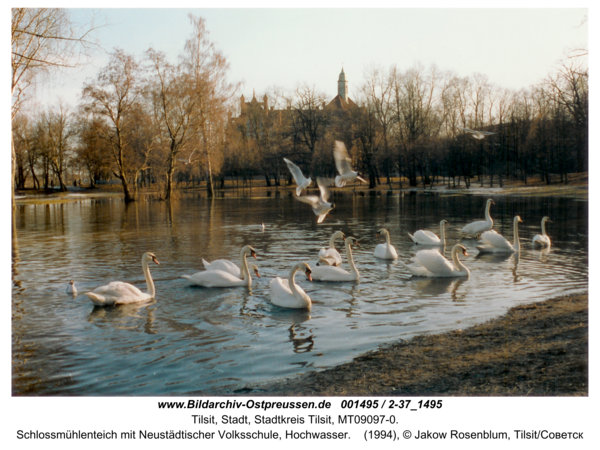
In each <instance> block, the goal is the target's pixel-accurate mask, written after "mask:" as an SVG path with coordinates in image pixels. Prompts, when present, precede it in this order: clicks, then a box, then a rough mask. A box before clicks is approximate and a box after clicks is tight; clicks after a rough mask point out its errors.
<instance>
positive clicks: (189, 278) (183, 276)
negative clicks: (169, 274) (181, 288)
mask: <svg viewBox="0 0 600 450" xmlns="http://www.w3.org/2000/svg"><path fill="white" fill-rule="evenodd" d="M181 278H185V279H186V280H191V279H192V276H191V275H181Z"/></svg>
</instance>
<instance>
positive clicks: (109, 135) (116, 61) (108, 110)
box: [82, 49, 152, 202]
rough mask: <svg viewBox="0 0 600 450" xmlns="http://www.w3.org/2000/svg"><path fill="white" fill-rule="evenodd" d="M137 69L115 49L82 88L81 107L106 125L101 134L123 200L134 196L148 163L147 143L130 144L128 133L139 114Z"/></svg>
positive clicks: (120, 51)
mask: <svg viewBox="0 0 600 450" xmlns="http://www.w3.org/2000/svg"><path fill="white" fill-rule="evenodd" d="M140 84H141V73H140V67H139V64H138V62H137V61H136V60H135V58H134V57H133V56H132V55H129V54H127V53H125V52H124V51H123V50H120V49H116V50H115V51H114V52H113V53H112V54H111V56H110V61H109V63H108V65H107V66H106V67H104V68H103V69H102V70H101V71H100V73H99V74H98V76H97V77H96V79H95V80H94V81H92V82H91V83H86V84H85V85H84V88H83V96H82V99H83V102H84V103H83V108H84V110H85V111H86V112H87V113H91V114H94V115H96V116H97V117H102V118H103V119H104V120H105V121H106V123H107V124H108V127H107V128H106V129H100V130H101V131H106V133H105V134H104V135H103V138H104V139H105V140H106V142H107V143H109V144H110V149H111V157H112V161H113V169H112V171H113V174H114V175H115V176H116V177H117V178H118V179H119V180H121V183H122V186H123V193H124V194H125V201H126V202H131V201H134V200H135V199H136V197H137V179H138V176H139V174H140V172H141V171H142V170H145V169H146V168H147V167H148V165H147V164H148V158H149V155H150V152H151V150H152V146H151V145H144V146H143V147H142V148H139V147H138V148H135V147H134V146H132V141H131V139H130V138H131V133H132V130H133V128H134V127H135V126H136V120H138V119H139V116H140V114H142V98H141V95H140V87H141V86H140Z"/></svg>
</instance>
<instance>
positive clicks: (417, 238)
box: [408, 220, 448, 246]
mask: <svg viewBox="0 0 600 450" xmlns="http://www.w3.org/2000/svg"><path fill="white" fill-rule="evenodd" d="M445 225H448V221H447V220H442V221H440V236H441V238H439V237H437V236H436V234H435V233H432V232H431V231H427V230H418V231H415V234H414V236H413V235H412V234H410V233H408V235H409V236H410V238H411V239H412V240H413V242H414V243H415V244H417V245H419V244H420V245H444V246H446V233H445Z"/></svg>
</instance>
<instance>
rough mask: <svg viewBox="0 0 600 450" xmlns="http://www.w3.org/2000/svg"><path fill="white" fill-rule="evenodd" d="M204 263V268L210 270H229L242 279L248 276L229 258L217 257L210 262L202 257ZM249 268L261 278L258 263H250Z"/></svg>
mask: <svg viewBox="0 0 600 450" xmlns="http://www.w3.org/2000/svg"><path fill="white" fill-rule="evenodd" d="M202 264H203V265H204V268H205V269H206V270H207V271H209V270H222V271H223V272H228V273H230V274H231V275H235V276H236V277H238V278H240V279H242V280H243V279H244V278H245V277H246V276H245V274H244V272H243V271H241V270H240V268H239V267H238V266H237V265H236V264H235V263H233V262H231V261H228V260H227V259H216V260H214V261H213V262H212V263H209V262H208V261H206V260H205V259H202ZM248 270H249V271H250V270H252V271H253V272H254V274H255V275H256V276H257V277H258V278H260V274H259V273H258V267H257V266H256V264H248Z"/></svg>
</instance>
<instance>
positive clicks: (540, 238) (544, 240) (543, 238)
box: [531, 216, 552, 248]
mask: <svg viewBox="0 0 600 450" xmlns="http://www.w3.org/2000/svg"><path fill="white" fill-rule="evenodd" d="M546 222H550V223H552V221H551V220H550V218H549V217H548V216H544V218H543V219H542V234H541V235H540V234H536V235H535V236H534V237H533V240H532V241H531V245H533V246H534V247H535V243H536V242H538V243H539V244H540V245H542V246H546V247H548V248H550V246H551V245H552V243H551V242H550V236H548V235H547V234H546Z"/></svg>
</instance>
